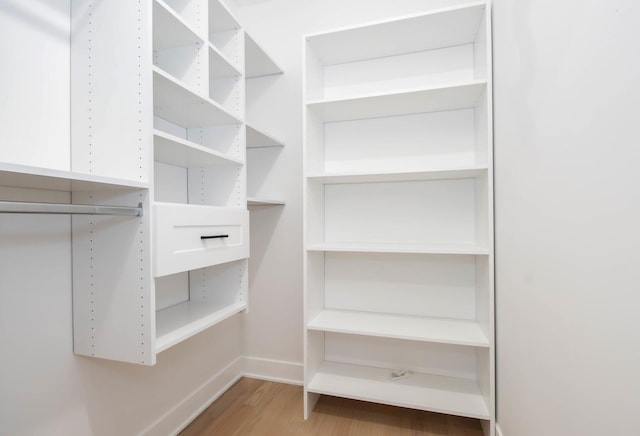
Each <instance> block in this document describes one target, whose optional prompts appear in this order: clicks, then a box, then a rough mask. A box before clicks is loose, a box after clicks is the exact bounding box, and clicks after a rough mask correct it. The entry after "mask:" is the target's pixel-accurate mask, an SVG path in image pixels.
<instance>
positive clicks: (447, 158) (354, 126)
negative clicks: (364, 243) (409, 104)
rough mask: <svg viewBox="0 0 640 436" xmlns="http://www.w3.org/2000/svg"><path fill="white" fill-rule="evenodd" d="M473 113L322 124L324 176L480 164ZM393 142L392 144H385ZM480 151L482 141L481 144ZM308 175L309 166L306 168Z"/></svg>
mask: <svg viewBox="0 0 640 436" xmlns="http://www.w3.org/2000/svg"><path fill="white" fill-rule="evenodd" d="M475 112H476V109H461V110H453V111H443V112H431V113H419V114H413V115H404V116H397V117H386V118H373V119H364V120H354V121H343V122H332V123H324V153H323V154H324V156H322V157H321V158H320V163H323V164H324V172H360V171H362V172H375V171H380V172H388V171H396V172H408V171H411V170H415V171H419V170H423V169H429V168H433V169H437V168H451V169H454V168H456V167H460V168H470V167H475V166H486V165H487V160H486V151H485V152H484V154H481V153H480V151H479V150H478V151H477V150H476V141H478V142H480V139H476V134H475V133H476V131H475V128H474V127H475V120H476V118H477V117H476V114H475ZM390 144H393V146H390ZM483 144H484V147H485V148H486V141H484V143H483ZM309 171H310V172H311V168H310V169H309Z"/></svg>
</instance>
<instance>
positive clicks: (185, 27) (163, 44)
mask: <svg viewBox="0 0 640 436" xmlns="http://www.w3.org/2000/svg"><path fill="white" fill-rule="evenodd" d="M202 43H204V39H203V38H202V37H201V36H200V34H199V32H198V31H196V30H195V29H193V28H192V27H191V26H190V24H188V23H187V22H186V21H185V20H184V19H183V18H182V17H181V16H180V15H179V14H177V13H176V12H175V11H174V10H173V9H172V8H171V7H170V6H169V5H167V3H166V2H165V1H163V0H153V48H154V50H165V49H170V48H176V47H183V46H188V45H198V44H202Z"/></svg>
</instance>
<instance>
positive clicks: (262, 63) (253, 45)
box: [244, 32, 282, 79]
mask: <svg viewBox="0 0 640 436" xmlns="http://www.w3.org/2000/svg"><path fill="white" fill-rule="evenodd" d="M244 56H245V74H246V76H247V79H251V78H253V77H260V76H270V75H273V74H282V69H281V68H280V67H279V66H278V65H277V64H276V63H275V62H274V61H273V60H272V59H271V57H269V55H268V54H267V53H266V52H265V51H264V50H263V49H262V47H260V46H259V45H258V43H257V42H256V41H255V40H254V39H253V38H252V37H251V36H249V34H248V33H246V32H245V36H244Z"/></svg>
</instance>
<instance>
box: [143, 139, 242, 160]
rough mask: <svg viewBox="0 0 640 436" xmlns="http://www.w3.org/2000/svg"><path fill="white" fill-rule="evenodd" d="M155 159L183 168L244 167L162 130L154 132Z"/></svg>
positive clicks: (224, 156)
mask: <svg viewBox="0 0 640 436" xmlns="http://www.w3.org/2000/svg"><path fill="white" fill-rule="evenodd" d="M153 137H154V141H153V147H154V159H155V160H156V161H159V162H164V163H168V164H170V165H175V166H179V167H182V168H189V167H207V166H214V165H243V162H242V161H241V160H240V159H235V158H233V157H230V156H227V155H224V154H222V153H220V152H218V151H215V150H211V149H210V148H207V147H203V146H202V145H199V144H196V143H194V142H191V141H187V140H185V139H182V138H179V137H177V136H173V135H170V134H168V133H165V132H162V131H160V130H154V132H153Z"/></svg>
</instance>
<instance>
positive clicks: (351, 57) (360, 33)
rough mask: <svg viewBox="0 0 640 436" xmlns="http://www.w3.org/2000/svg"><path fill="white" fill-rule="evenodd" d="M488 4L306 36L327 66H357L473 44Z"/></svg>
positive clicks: (415, 15)
mask: <svg viewBox="0 0 640 436" xmlns="http://www.w3.org/2000/svg"><path fill="white" fill-rule="evenodd" d="M485 6H486V5H485V2H484V1H483V2H471V3H469V4H468V5H464V6H456V7H453V8H446V9H440V10H434V11H432V12H428V13H423V14H414V15H410V16H406V17H400V18H394V19H390V20H385V21H377V22H372V23H368V24H365V25H359V26H353V27H346V28H342V29H334V30H330V31H327V32H322V33H318V34H312V35H307V37H306V40H307V41H308V45H309V46H310V47H311V48H312V49H313V51H314V52H315V54H316V56H318V58H319V59H320V60H321V61H322V63H323V64H324V65H332V64H340V63H346V62H356V61H359V60H364V59H375V58H382V57H389V56H395V55H399V54H405V53H413V52H420V51H427V50H433V49H436V48H441V47H453V46H457V45H464V44H469V43H472V42H473V41H474V39H475V37H476V32H477V29H478V26H479V25H480V23H481V21H482V20H483V18H484V10H485Z"/></svg>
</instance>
